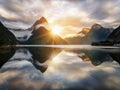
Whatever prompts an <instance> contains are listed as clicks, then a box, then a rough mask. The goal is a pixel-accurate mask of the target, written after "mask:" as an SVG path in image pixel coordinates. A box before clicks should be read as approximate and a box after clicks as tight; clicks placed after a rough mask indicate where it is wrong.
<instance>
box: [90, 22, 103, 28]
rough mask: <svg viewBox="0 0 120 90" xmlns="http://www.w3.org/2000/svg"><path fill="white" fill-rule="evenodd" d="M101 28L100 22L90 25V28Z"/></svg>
mask: <svg viewBox="0 0 120 90" xmlns="http://www.w3.org/2000/svg"><path fill="white" fill-rule="evenodd" d="M100 28H102V26H101V25H100V24H97V23H95V24H94V25H93V26H92V29H100Z"/></svg>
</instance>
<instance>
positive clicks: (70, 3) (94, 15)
mask: <svg viewBox="0 0 120 90" xmlns="http://www.w3.org/2000/svg"><path fill="white" fill-rule="evenodd" d="M119 15H120V0H0V21H1V22H3V23H4V25H5V26H7V27H12V28H29V27H30V26H31V25H32V24H33V23H34V22H35V21H36V20H37V19H39V18H40V17H42V16H44V17H45V18H47V20H48V22H49V24H50V25H51V26H52V27H56V26H58V27H60V29H61V30H62V31H61V32H60V35H67V34H73V33H76V32H79V31H80V30H81V29H82V28H84V27H91V26H92V25H93V24H94V23H99V24H101V25H103V26H104V27H110V28H111V27H117V26H118V25H120V16H119ZM56 29H57V28H56Z"/></svg>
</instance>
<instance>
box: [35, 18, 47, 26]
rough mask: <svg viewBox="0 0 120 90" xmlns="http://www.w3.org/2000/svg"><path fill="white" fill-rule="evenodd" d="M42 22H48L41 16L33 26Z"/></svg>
mask: <svg viewBox="0 0 120 90" xmlns="http://www.w3.org/2000/svg"><path fill="white" fill-rule="evenodd" d="M43 23H48V22H47V20H46V18H45V17H41V18H40V19H39V20H37V21H36V22H35V23H34V24H33V26H36V25H39V24H43Z"/></svg>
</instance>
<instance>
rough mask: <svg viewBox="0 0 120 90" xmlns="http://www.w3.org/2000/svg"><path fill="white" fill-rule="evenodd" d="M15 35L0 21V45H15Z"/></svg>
mask: <svg viewBox="0 0 120 90" xmlns="http://www.w3.org/2000/svg"><path fill="white" fill-rule="evenodd" d="M16 43H17V40H16V38H15V36H14V35H13V34H12V33H11V32H10V31H9V30H8V29H7V28H6V27H5V26H4V25H3V24H2V23H1V22H0V46H1V45H16Z"/></svg>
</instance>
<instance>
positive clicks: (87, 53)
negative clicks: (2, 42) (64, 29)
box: [0, 45, 120, 90]
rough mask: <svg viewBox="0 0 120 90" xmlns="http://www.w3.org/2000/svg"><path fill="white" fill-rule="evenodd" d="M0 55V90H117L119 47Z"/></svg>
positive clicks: (20, 50) (16, 50)
mask: <svg viewBox="0 0 120 90" xmlns="http://www.w3.org/2000/svg"><path fill="white" fill-rule="evenodd" d="M51 47H52V48H51ZM0 52H1V53H0V60H4V61H5V64H4V65H3V66H2V67H1V69H0V90H44V89H45V90H76V89H77V90H120V48H118V47H92V46H88V45H86V46H83V45H82V46H80V45H76V46H75V45H69V46H66V45H65V46H64V45H61V46H60V45H56V46H53V45H51V46H49V45H46V46H45V45H44V46H43V45H41V46H34V47H33V46H17V48H9V49H8V48H7V49H0Z"/></svg>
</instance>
